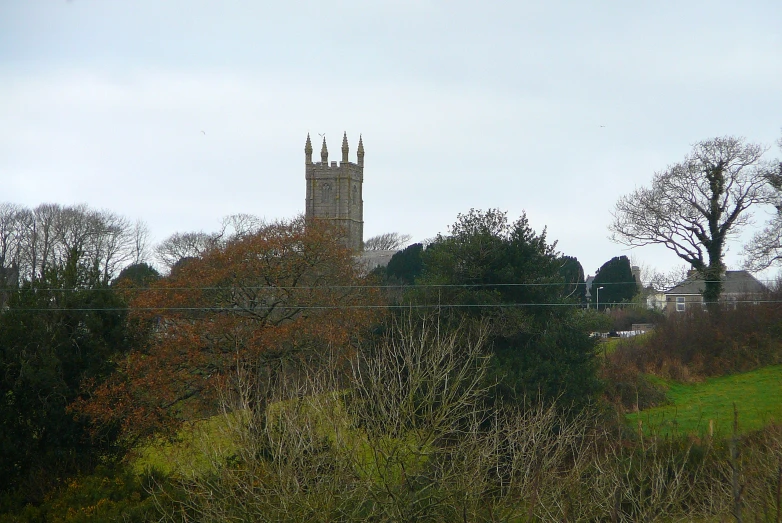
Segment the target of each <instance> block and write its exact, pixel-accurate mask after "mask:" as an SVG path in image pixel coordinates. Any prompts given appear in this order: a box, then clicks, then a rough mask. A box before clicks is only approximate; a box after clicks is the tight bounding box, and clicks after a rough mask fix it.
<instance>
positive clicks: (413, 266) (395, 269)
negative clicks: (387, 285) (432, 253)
mask: <svg viewBox="0 0 782 523" xmlns="http://www.w3.org/2000/svg"><path fill="white" fill-rule="evenodd" d="M423 252H424V246H423V245H421V244H420V243H414V244H413V245H410V246H409V247H406V248H404V249H402V250H401V251H399V252H397V253H396V254H394V256H392V257H391V260H390V261H389V262H388V266H387V267H386V275H387V276H388V280H389V281H392V282H396V281H398V282H401V283H405V284H408V285H411V284H413V283H414V282H415V279H416V278H417V277H418V276H419V275H420V274H421V271H422V270H423V260H422V258H421V255H422V253H423Z"/></svg>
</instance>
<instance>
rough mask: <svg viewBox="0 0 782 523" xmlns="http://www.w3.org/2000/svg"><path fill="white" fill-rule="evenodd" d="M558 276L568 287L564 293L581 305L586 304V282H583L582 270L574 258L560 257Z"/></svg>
mask: <svg viewBox="0 0 782 523" xmlns="http://www.w3.org/2000/svg"><path fill="white" fill-rule="evenodd" d="M559 262H560V265H559V274H560V275H561V276H562V278H563V279H564V280H565V283H566V284H567V285H568V286H567V287H566V293H567V297H568V298H572V299H574V300H576V301H578V302H579V303H581V304H584V303H586V282H585V280H584V268H583V267H582V266H581V263H580V262H579V261H578V258H576V257H574V256H562V257H561V258H560V259H559Z"/></svg>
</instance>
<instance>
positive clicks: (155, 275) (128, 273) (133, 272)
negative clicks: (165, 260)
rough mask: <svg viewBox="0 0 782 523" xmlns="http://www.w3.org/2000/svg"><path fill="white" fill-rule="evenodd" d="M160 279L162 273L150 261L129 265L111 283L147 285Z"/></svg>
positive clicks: (136, 285)
mask: <svg viewBox="0 0 782 523" xmlns="http://www.w3.org/2000/svg"><path fill="white" fill-rule="evenodd" d="M159 279H160V273H159V272H158V271H157V270H156V269H155V268H154V267H152V266H151V265H149V264H148V263H143V262H142V263H134V264H133V265H128V266H127V267H125V268H124V269H122V272H120V273H119V276H117V277H116V278H115V279H114V281H112V282H111V284H112V285H113V286H114V285H133V286H135V287H146V286H148V285H149V284H150V283H153V282H155V281H157V280H159Z"/></svg>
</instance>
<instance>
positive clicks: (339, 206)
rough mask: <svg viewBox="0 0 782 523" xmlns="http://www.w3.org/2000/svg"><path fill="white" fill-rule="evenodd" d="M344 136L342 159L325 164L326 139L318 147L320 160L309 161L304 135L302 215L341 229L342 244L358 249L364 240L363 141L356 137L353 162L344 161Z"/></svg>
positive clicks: (345, 138)
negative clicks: (303, 203)
mask: <svg viewBox="0 0 782 523" xmlns="http://www.w3.org/2000/svg"><path fill="white" fill-rule="evenodd" d="M348 152H349V148H348V135H347V133H345V134H344V135H343V137H342V161H341V162H340V163H339V164H337V162H331V164H329V151H328V149H327V148H326V138H325V137H324V138H323V146H322V147H321V150H320V162H317V163H313V162H312V142H310V135H309V134H307V142H306V144H305V145H304V166H305V179H306V181H307V199H306V206H305V213H304V215H305V217H306V218H307V219H313V218H318V219H321V220H328V221H331V222H333V223H335V224H336V225H338V226H339V227H340V228H341V229H342V230H343V231H344V241H345V244H346V245H347V246H348V247H350V248H351V249H353V250H355V251H360V250H361V248H362V245H363V241H364V200H363V187H362V185H363V182H364V143H363V141H362V138H361V137H359V139H358V154H357V156H358V158H357V160H358V161H357V162H356V163H352V162H350V161H348Z"/></svg>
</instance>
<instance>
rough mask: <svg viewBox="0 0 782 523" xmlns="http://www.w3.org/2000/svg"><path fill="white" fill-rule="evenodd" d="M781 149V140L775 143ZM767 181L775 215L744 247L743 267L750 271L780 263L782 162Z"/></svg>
mask: <svg viewBox="0 0 782 523" xmlns="http://www.w3.org/2000/svg"><path fill="white" fill-rule="evenodd" d="M777 144H778V145H779V147H780V149H782V138H780V139H779V140H778V141H777ZM768 181H769V183H770V184H771V186H772V187H773V188H774V191H775V193H776V194H775V197H774V201H773V204H774V207H775V208H776V213H775V214H774V216H773V217H772V218H771V220H770V221H769V222H768V224H766V227H765V228H764V229H763V230H762V231H760V232H758V233H756V234H755V235H754V236H753V238H752V240H750V242H749V243H748V244H747V245H746V246H745V247H744V252H743V254H744V266H745V267H746V268H748V269H750V270H756V271H758V270H763V269H767V268H768V267H771V266H772V265H774V264H778V263H779V262H780V261H782V161H780V162H777V167H776V170H773V169H771V170H770V171H769V173H768Z"/></svg>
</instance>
